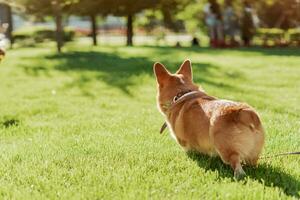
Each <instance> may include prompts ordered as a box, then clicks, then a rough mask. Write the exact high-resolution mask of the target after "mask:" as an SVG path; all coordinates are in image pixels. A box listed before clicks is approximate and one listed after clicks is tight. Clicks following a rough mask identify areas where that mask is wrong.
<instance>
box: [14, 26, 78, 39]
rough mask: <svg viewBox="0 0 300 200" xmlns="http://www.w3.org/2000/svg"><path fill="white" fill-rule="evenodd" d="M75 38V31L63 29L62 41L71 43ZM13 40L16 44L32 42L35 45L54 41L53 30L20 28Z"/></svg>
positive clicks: (35, 27)
mask: <svg viewBox="0 0 300 200" xmlns="http://www.w3.org/2000/svg"><path fill="white" fill-rule="evenodd" d="M74 36H75V31H74V30H73V29H71V28H65V29H64V41H65V42H68V41H72V40H73V38H74ZM13 37H14V40H15V41H16V42H18V41H21V42H25V43H26V41H27V43H28V41H32V42H36V43H41V42H44V41H49V40H51V41H53V40H55V30H54V29H52V28H48V27H43V26H32V27H29V28H22V29H20V30H18V31H15V32H14V33H13Z"/></svg>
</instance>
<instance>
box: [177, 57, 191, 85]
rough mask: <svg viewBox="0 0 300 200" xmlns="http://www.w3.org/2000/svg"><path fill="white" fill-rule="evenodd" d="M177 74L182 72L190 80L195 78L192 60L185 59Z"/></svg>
mask: <svg viewBox="0 0 300 200" xmlns="http://www.w3.org/2000/svg"><path fill="white" fill-rule="evenodd" d="M176 73H177V74H182V75H183V76H185V77H187V78H188V79H190V80H193V72H192V64H191V61H190V60H188V59H187V60H185V61H184V62H183V63H182V65H181V66H180V68H179V70H178V71H177V72H176Z"/></svg>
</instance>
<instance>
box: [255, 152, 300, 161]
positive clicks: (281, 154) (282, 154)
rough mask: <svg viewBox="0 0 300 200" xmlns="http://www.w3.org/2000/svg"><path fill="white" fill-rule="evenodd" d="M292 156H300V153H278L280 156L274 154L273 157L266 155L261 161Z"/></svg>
mask: <svg viewBox="0 0 300 200" xmlns="http://www.w3.org/2000/svg"><path fill="white" fill-rule="evenodd" d="M291 155H300V151H294V152H286V153H278V154H273V155H266V156H262V157H260V159H267V158H276V157H280V156H291Z"/></svg>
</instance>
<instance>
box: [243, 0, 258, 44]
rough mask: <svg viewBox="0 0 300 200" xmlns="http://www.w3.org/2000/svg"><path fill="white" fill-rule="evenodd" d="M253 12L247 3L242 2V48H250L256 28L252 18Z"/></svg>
mask: <svg viewBox="0 0 300 200" xmlns="http://www.w3.org/2000/svg"><path fill="white" fill-rule="evenodd" d="M253 13H254V11H253V9H252V6H251V4H250V3H249V2H248V1H244V8H243V16H242V27H241V32H242V40H243V42H244V46H250V44H251V40H252V38H253V36H254V34H255V30H256V26H255V20H254V19H256V18H255V17H254V14H253Z"/></svg>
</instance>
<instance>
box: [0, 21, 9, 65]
mask: <svg viewBox="0 0 300 200" xmlns="http://www.w3.org/2000/svg"><path fill="white" fill-rule="evenodd" d="M0 24H1V23H0ZM7 28H8V24H2V25H0V62H1V61H2V60H3V58H4V56H5V48H6V46H7V43H8V42H7V38H6V37H5V32H6V30H7Z"/></svg>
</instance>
